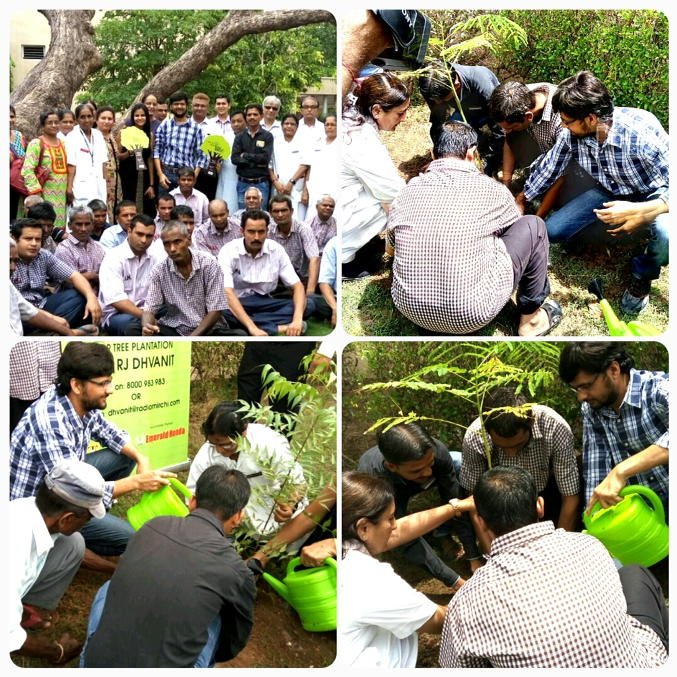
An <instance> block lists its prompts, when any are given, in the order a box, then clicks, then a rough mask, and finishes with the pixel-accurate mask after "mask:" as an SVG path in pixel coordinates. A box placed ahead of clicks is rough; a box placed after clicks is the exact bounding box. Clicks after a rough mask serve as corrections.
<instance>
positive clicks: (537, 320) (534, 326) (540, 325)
mask: <svg viewBox="0 0 677 677" xmlns="http://www.w3.org/2000/svg"><path fill="white" fill-rule="evenodd" d="M549 328H550V318H549V317H548V313H546V312H545V310H543V308H539V309H538V310H537V311H536V312H534V313H530V314H528V315H521V316H520V323H519V327H518V329H517V335H518V336H540V335H541V334H543V333H544V332H546V331H548V329H549Z"/></svg>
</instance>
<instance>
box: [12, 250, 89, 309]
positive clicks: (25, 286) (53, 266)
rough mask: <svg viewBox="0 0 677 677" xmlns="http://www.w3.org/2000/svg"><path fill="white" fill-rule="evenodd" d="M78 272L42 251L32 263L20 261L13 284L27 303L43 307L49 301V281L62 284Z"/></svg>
mask: <svg viewBox="0 0 677 677" xmlns="http://www.w3.org/2000/svg"><path fill="white" fill-rule="evenodd" d="M76 272H77V271H76V270H75V269H74V268H71V267H70V266H69V265H68V264H67V263H64V262H63V261H60V260H59V259H57V258H56V256H54V254H52V253H51V252H47V251H45V250H44V249H41V250H40V251H39V252H38V255H37V256H36V257H35V258H34V259H33V260H32V261H28V262H25V261H22V260H21V259H19V261H18V262H17V265H16V270H15V271H14V275H12V282H13V283H14V286H15V287H16V288H17V289H18V290H19V291H20V292H21V296H23V297H24V298H25V299H26V301H30V302H31V303H32V304H33V305H36V306H38V307H42V306H43V305H44V304H45V301H46V300H47V294H46V293H45V283H46V282H47V279H48V278H49V279H50V280H53V281H54V282H58V283H61V282H64V281H65V280H67V279H68V278H69V277H71V275H73V274H74V273H76Z"/></svg>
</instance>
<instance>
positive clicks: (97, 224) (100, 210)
mask: <svg viewBox="0 0 677 677" xmlns="http://www.w3.org/2000/svg"><path fill="white" fill-rule="evenodd" d="M87 206H88V207H89V208H90V209H91V210H92V217H93V221H94V227H93V228H92V236H91V237H92V239H93V240H96V241H97V242H99V240H100V239H101V236H102V235H103V231H104V230H106V228H110V227H111V226H112V225H113V224H112V223H108V220H107V219H108V206H107V205H106V203H105V202H104V201H103V200H99V199H98V198H97V199H96V200H90V201H89V202H88V203H87Z"/></svg>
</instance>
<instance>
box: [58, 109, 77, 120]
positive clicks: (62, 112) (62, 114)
mask: <svg viewBox="0 0 677 677" xmlns="http://www.w3.org/2000/svg"><path fill="white" fill-rule="evenodd" d="M66 115H70V116H71V117H72V118H73V120H75V113H74V112H73V111H72V110H71V109H70V108H61V109H60V110H59V112H58V116H59V122H62V121H63V119H64V118H65V117H66Z"/></svg>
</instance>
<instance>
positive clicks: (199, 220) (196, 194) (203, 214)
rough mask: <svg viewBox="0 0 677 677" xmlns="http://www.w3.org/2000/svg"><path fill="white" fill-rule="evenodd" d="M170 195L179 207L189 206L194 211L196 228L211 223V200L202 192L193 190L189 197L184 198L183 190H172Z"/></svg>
mask: <svg viewBox="0 0 677 677" xmlns="http://www.w3.org/2000/svg"><path fill="white" fill-rule="evenodd" d="M169 194H170V195H171V196H172V197H173V198H174V202H176V205H177V207H178V205H187V206H188V207H190V208H191V209H192V210H193V216H194V217H195V226H196V227H197V226H201V225H202V224H203V223H207V221H209V200H208V199H207V196H206V195H205V194H204V193H203V192H202V191H200V190H195V189H194V188H193V192H192V193H191V194H190V195H189V196H188V197H184V195H183V193H182V192H181V189H180V188H175V189H174V190H170V191H169Z"/></svg>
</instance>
